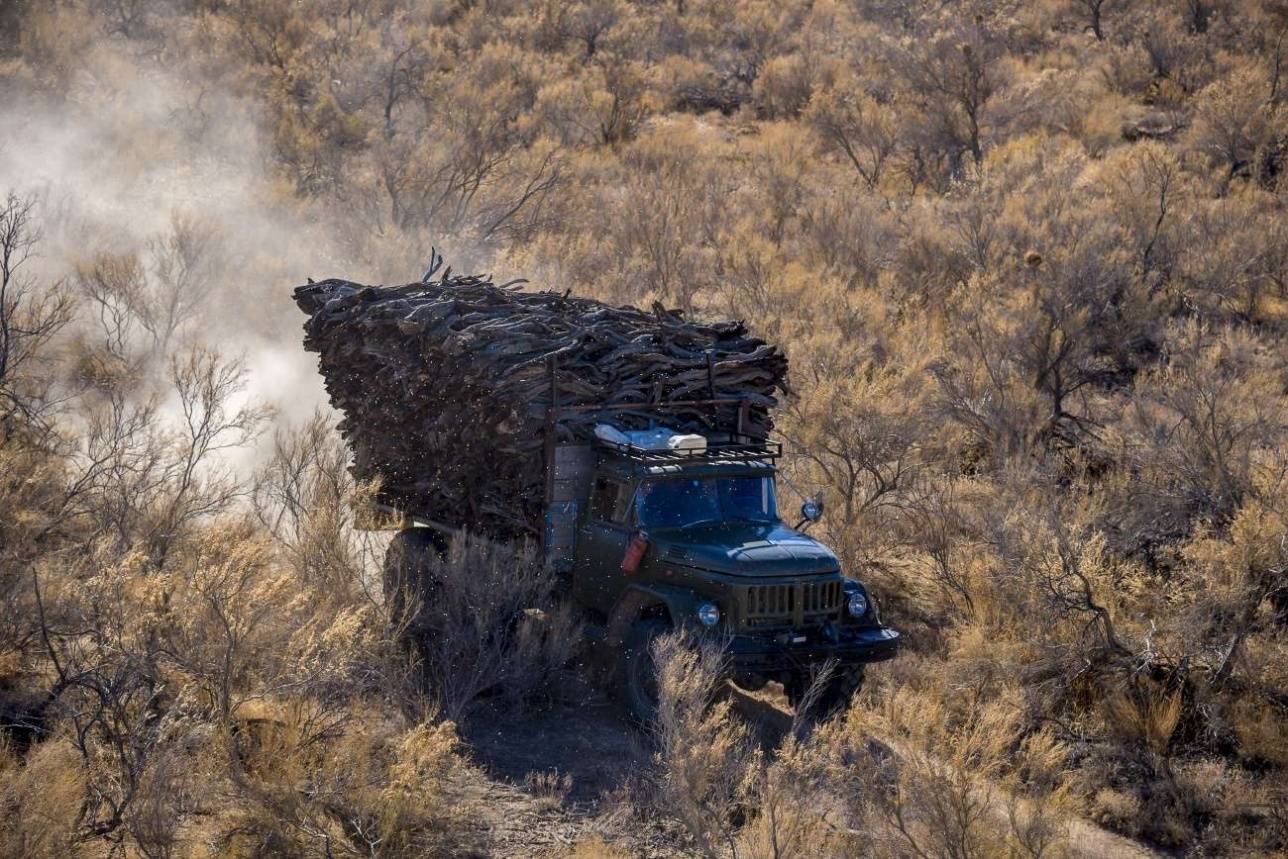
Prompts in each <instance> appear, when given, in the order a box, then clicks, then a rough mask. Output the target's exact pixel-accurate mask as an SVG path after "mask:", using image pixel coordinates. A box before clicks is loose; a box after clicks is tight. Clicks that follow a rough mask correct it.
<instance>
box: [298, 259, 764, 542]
mask: <svg viewBox="0 0 1288 859" xmlns="http://www.w3.org/2000/svg"><path fill="white" fill-rule="evenodd" d="M430 276H431V275H427V276H426V281H425V282H421V283H411V284H407V285H405V286H392V287H371V286H362V285H360V284H356V283H350V282H348V281H344V280H325V281H321V282H319V283H310V284H308V285H306V286H301V287H299V288H297V289H296V290H295V302H296V304H297V305H298V306H299V307H300V309H301V310H303V311H304V312H305V313H306V314H308V316H309V319H308V321H307V322H306V323H305V326H304V330H305V340H304V345H305V347H306V348H308V349H310V350H311V351H315V352H317V353H319V355H320V356H321V358H320V362H319V363H320V365H321V371H322V374H323V376H324V377H325V380H326V388H327V391H328V393H329V394H330V398H331V402H332V404H333V405H334V406H335V407H336V408H338V409H339V410H340V411H341V412H343V413H344V418H343V420H342V421H341V423H340V431H341V432H342V434H343V435H344V437H345V439H346V440H347V442H348V443H349V445H350V447H351V448H352V450H353V455H354V474H355V476H356V477H357V478H359V479H361V480H372V479H375V478H379V479H380V483H381V495H382V497H383V498H384V500H385V501H386V502H387V503H389V504H391V505H392V506H395V507H397V508H399V509H402V510H405V511H407V512H411V513H416V514H419V515H422V516H426V517H429V518H431V519H435V520H437V521H441V522H445V523H448V524H451V525H455V526H459V527H470V528H474V529H478V530H482V531H484V532H487V533H493V534H497V535H498V536H519V535H524V534H528V535H532V534H536V533H538V532H539V529H540V527H541V515H542V501H543V498H544V467H543V442H544V437H545V429H546V426H547V417H548V414H549V409H550V407H551V406H552V404H555V405H558V406H560V407H566V406H573V405H595V406H602V407H603V409H602V410H595V411H586V412H577V413H564V414H563V415H562V417H561V419H560V420H559V421H558V423H557V425H556V437H557V438H558V439H559V440H560V441H567V440H570V439H576V438H587V439H588V438H590V436H591V432H592V430H593V427H594V425H595V424H597V423H601V422H611V423H613V424H615V425H617V426H622V427H636V428H642V427H648V426H649V425H650V422H651V421H657V422H660V423H663V424H664V425H666V426H670V427H673V428H675V429H677V430H682V431H686V432H703V431H705V432H732V431H734V430H735V428H736V426H737V424H738V422H739V411H740V410H739V407H738V406H736V405H723V406H719V407H715V406H704V407H700V408H693V409H687V410H684V411H679V412H666V413H663V414H661V415H660V416H659V413H658V412H656V411H648V410H645V409H641V408H640V407H641V406H644V405H647V404H649V403H657V402H673V401H676V400H707V399H730V398H740V399H743V400H745V401H747V402H748V403H749V404H750V407H749V408H747V409H744V410H743V418H744V421H743V430H744V432H746V433H748V434H750V435H755V436H764V435H766V434H767V433H768V432H769V429H770V409H771V408H772V407H773V406H774V405H775V402H776V400H775V395H776V394H777V393H778V391H780V390H781V389H783V388H784V385H785V377H786V374H787V359H786V358H785V357H784V356H783V354H782V353H781V352H779V351H778V349H777V348H775V347H774V346H771V345H769V344H767V343H765V342H763V341H761V340H759V339H756V338H754V337H751V336H748V334H747V331H746V328H745V327H744V326H743V324H742V323H739V322H718V323H710V324H700V323H695V322H690V321H687V320H685V319H684V318H682V316H681V315H680V314H679V313H677V312H675V311H667V310H664V309H663V308H661V306H655V307H654V309H653V312H651V313H650V312H645V311H642V310H638V309H636V308H631V307H612V306H608V305H605V304H602V303H600V302H597V301H592V300H589V299H584V298H573V297H570V296H569V295H568V294H567V293H564V294H559V293H555V292H528V291H523V290H521V289H520V288H519V283H521V281H516V282H512V283H509V284H504V285H498V284H494V283H492V282H491V280H490V278H486V277H475V276H459V275H456V276H454V275H452V273H451V269H450V268H449V269H448V270H447V271H446V272H444V274H443V275H442V276H441V277H439V278H438V279H437V280H429V277H430Z"/></svg>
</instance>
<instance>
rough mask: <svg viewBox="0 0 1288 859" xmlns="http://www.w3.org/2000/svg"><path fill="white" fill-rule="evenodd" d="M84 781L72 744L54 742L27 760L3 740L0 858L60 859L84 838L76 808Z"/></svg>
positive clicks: (0, 754)
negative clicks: (78, 826) (79, 829)
mask: <svg viewBox="0 0 1288 859" xmlns="http://www.w3.org/2000/svg"><path fill="white" fill-rule="evenodd" d="M84 791H85V776H84V774H83V772H82V763H81V759H80V756H79V755H77V753H76V749H75V748H74V747H73V746H72V744H71V743H69V742H67V741H65V740H50V741H48V742H46V743H42V744H41V745H39V746H37V747H35V748H34V749H33V750H32V751H30V752H29V753H28V754H27V755H26V756H25V757H21V758H20V757H19V756H17V755H16V754H14V753H13V752H12V751H11V750H10V748H9V747H8V745H7V743H5V742H4V741H3V739H0V856H14V857H31V859H46V857H47V859H62V857H66V856H70V855H72V854H73V853H74V852H75V851H76V845H77V844H78V842H79V840H80V838H79V836H80V833H79V832H78V831H77V823H78V820H77V816H76V813H75V809H77V808H80V807H81V802H82V797H83V796H84Z"/></svg>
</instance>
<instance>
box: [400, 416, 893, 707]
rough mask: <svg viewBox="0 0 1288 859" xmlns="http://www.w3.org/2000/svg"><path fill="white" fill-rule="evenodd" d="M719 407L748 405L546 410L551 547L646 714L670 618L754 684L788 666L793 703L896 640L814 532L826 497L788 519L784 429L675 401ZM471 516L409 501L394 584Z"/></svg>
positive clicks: (840, 694) (544, 543) (887, 650)
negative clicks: (618, 415)
mask: <svg viewBox="0 0 1288 859" xmlns="http://www.w3.org/2000/svg"><path fill="white" fill-rule="evenodd" d="M551 402H552V403H558V402H559V398H558V397H557V396H555V397H552V398H551ZM721 406H735V407H737V408H738V414H740V415H743V414H746V413H747V411H748V404H747V403H746V402H738V401H735V400H730V399H720V398H713V399H709V400H685V401H670V402H659V403H653V404H647V405H635V406H633V408H632V414H633V415H634V416H636V417H638V415H639V413H640V411H641V409H647V410H651V411H653V412H655V413H656V415H657V421H656V423H655V425H654V426H653V427H652V428H650V429H648V430H634V431H632V430H624V429H621V428H620V427H618V426H616V425H614V423H613V417H614V415H613V410H612V409H611V408H605V407H601V406H595V405H579V406H571V407H569V406H557V405H556V406H552V407H551V408H550V409H549V410H548V414H547V417H546V424H545V438H544V444H543V446H542V454H541V455H542V459H543V467H544V474H545V497H544V504H543V509H544V522H545V528H544V533H543V535H542V537H541V541H540V542H541V551H542V553H543V554H544V557H545V560H546V561H547V562H548V563H549V564H550V565H551V566H552V567H553V569H554V570H555V571H556V572H557V573H558V574H559V575H560V576H561V578H562V580H563V582H564V583H565V584H566V592H567V594H568V595H569V597H570V599H571V600H572V601H573V602H574V603H575V605H576V606H577V607H578V608H579V609H580V610H581V611H582V613H583V614H584V617H585V619H586V629H587V630H588V634H589V636H590V637H591V638H592V639H593V640H594V645H595V646H596V647H598V648H601V653H604V654H605V655H606V656H607V657H608V659H607V660H606V661H607V662H608V663H609V665H610V666H611V670H612V674H613V678H614V679H613V688H614V690H615V693H616V697H617V698H618V700H619V701H620V703H621V704H622V705H623V707H624V708H625V710H626V711H627V712H628V713H629V715H630V716H631V717H633V718H634V719H636V720H638V721H639V722H642V723H647V722H649V721H650V720H651V719H652V718H653V715H654V713H655V710H656V707H657V694H658V693H657V683H656V671H655V665H654V663H653V648H652V643H653V641H654V640H655V639H657V638H658V637H659V636H662V635H665V634H667V633H669V632H672V631H676V630H685V631H688V632H689V633H691V634H693V635H695V636H700V637H711V638H716V639H718V640H719V641H720V643H721V644H722V645H723V646H724V648H725V650H726V653H727V661H726V664H727V666H728V671H729V675H730V676H729V679H731V680H732V681H733V682H734V683H735V684H736V685H738V686H740V687H742V688H744V689H747V690H750V691H755V690H757V689H760V688H761V687H763V686H764V685H765V684H766V683H768V682H770V681H777V682H779V683H781V684H782V686H783V689H784V691H785V693H786V695H787V698H788V700H789V702H790V703H791V704H792V705H793V706H799V705H800V704H801V702H802V700H803V698H804V696H805V695H806V693H807V691H808V690H809V689H810V687H811V684H812V683H813V682H814V679H815V678H816V677H818V676H820V673H821V679H820V680H819V681H818V682H819V684H820V685H819V689H818V692H817V693H816V694H817V697H815V698H814V699H813V702H814V707H815V708H816V712H818V713H823V714H826V713H831V712H833V711H835V710H836V709H838V708H840V707H843V706H844V705H845V704H846V703H847V702H848V701H849V699H850V696H851V695H852V694H853V693H854V692H855V691H856V690H857V689H858V688H859V687H860V685H861V684H862V682H863V676H864V669H865V666H867V665H868V664H870V663H874V662H880V661H883V660H887V659H890V658H892V657H893V656H895V654H896V653H897V651H898V648H899V644H900V636H899V633H898V632H897V631H896V630H894V629H893V628H891V627H889V626H887V625H885V624H884V623H883V622H882V620H881V616H880V612H879V609H878V607H877V602H876V600H875V599H874V597H873V595H872V594H871V593H870V592H869V590H868V588H867V587H866V585H865V584H864V583H863V582H862V581H861V579H860V578H859V577H858V575H856V572H857V571H855V570H852V569H851V570H845V569H842V565H841V563H840V561H839V560H838V558H837V556H836V554H835V553H834V552H833V551H831V550H830V549H829V548H828V547H827V546H825V545H824V544H823V543H822V542H820V541H819V540H817V539H815V538H813V537H811V536H810V535H809V534H808V533H807V530H808V528H809V526H810V525H812V524H813V523H814V522H816V521H818V519H819V518H820V517H821V516H822V513H823V504H822V498H821V497H816V498H811V499H806V500H805V501H804V502H803V503H802V505H801V509H800V516H799V520H798V521H797V522H796V523H795V524H788V522H786V521H784V519H783V518H782V516H783V514H782V511H781V510H780V509H779V506H778V479H779V472H778V463H779V460H780V459H781V457H782V453H783V450H782V444H781V442H778V441H774V440H771V439H769V438H764V437H759V436H755V435H751V434H747V433H745V432H744V431H743V426H742V422H741V420H740V421H739V425H738V426H737V427H735V428H734V430H733V431H732V432H710V433H706V434H695V433H692V432H676V431H672V430H670V429H668V428H667V426H666V416H667V413H675V412H678V411H687V412H689V413H692V412H693V411H694V410H701V409H714V408H718V407H721ZM588 413H593V414H594V417H595V419H596V420H599V421H600V423H599V424H598V425H597V427H596V432H595V434H594V437H593V438H590V439H586V438H579V439H577V440H575V441H572V442H569V441H560V439H561V438H564V439H566V438H567V437H568V435H569V434H568V433H561V432H559V429H560V427H561V423H562V422H563V421H564V420H566V419H567V418H569V417H570V416H573V415H576V416H577V417H579V418H581V419H584V418H585V417H586V416H587V414H588ZM460 531H461V529H460V528H458V527H454V526H452V525H449V524H445V523H443V522H437V521H433V520H430V519H427V518H425V517H424V516H420V515H417V514H414V513H413V514H406V515H405V516H404V518H403V528H402V530H400V531H399V532H398V533H397V535H396V536H395V537H394V539H393V540H392V542H391V544H390V547H389V551H388V555H387V557H386V569H385V583H386V588H387V589H388V590H390V591H395V590H397V589H398V588H400V587H404V586H407V585H408V583H411V584H413V585H415V584H416V580H417V578H418V577H422V576H424V575H426V570H428V569H430V568H431V567H432V564H430V563H428V561H427V559H428V558H430V557H431V556H432V555H434V554H435V553H441V552H443V551H444V550H445V547H446V545H447V541H448V540H449V539H450V538H451V537H452V535H454V534H457V533H459V532H460ZM389 596H390V598H394V596H395V595H394V594H393V593H390V594H389ZM825 666H827V670H826V671H824V667H825Z"/></svg>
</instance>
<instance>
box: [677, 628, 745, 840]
mask: <svg viewBox="0 0 1288 859" xmlns="http://www.w3.org/2000/svg"><path fill="white" fill-rule="evenodd" d="M653 658H654V661H655V663H656V665H657V683H658V698H659V700H658V710H657V719H656V723H655V725H654V730H655V732H656V737H657V744H658V752H657V757H658V764H659V772H658V776H657V801H658V803H659V804H660V806H661V807H662V809H663V811H664V812H665V813H667V814H668V815H670V816H672V817H674V818H675V819H677V820H679V821H680V823H681V824H683V826H684V828H685V829H686V830H687V831H688V833H689V835H690V836H691V837H692V838H693V840H694V842H695V843H696V845H697V847H698V849H699V850H701V851H702V852H703V853H704V854H705V855H707V856H718V855H721V853H722V851H723V850H724V849H725V848H726V847H727V846H729V845H730V844H731V843H732V842H733V839H734V836H735V833H736V831H737V828H738V821H737V815H738V813H739V808H740V806H741V804H742V801H743V799H744V792H745V787H746V785H745V779H746V776H747V774H748V768H749V765H750V764H751V763H752V761H753V759H754V758H755V756H756V755H757V752H756V751H755V750H754V748H753V745H752V739H751V735H750V732H749V730H748V728H747V726H746V725H745V724H744V723H743V722H742V721H741V720H739V719H738V718H737V717H735V716H734V714H733V713H732V712H731V706H732V705H731V703H730V701H729V700H728V699H723V700H715V696H716V691H717V687H718V685H719V684H720V683H722V682H723V681H722V680H721V673H722V670H723V668H724V661H725V657H724V653H723V651H722V649H721V648H720V646H719V645H718V644H717V643H715V642H711V641H701V642H698V641H694V640H692V639H691V638H689V637H687V636H684V635H681V634H672V635H666V636H662V637H661V638H658V639H657V640H656V641H654V643H653Z"/></svg>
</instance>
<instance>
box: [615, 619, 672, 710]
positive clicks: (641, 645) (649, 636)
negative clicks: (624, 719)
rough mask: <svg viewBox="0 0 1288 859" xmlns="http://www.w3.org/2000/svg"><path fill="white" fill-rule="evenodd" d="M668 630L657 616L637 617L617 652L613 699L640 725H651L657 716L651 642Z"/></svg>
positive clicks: (655, 673)
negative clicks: (615, 684) (642, 618)
mask: <svg viewBox="0 0 1288 859" xmlns="http://www.w3.org/2000/svg"><path fill="white" fill-rule="evenodd" d="M670 631H671V625H670V624H668V623H667V622H666V621H665V620H661V619H660V618H647V619H644V620H638V621H636V622H635V625H634V626H632V627H631V630H630V632H628V633H627V634H626V640H625V641H623V642H622V647H621V650H620V651H619V652H618V655H617V698H618V700H619V701H620V702H621V704H622V706H623V707H624V708H625V709H626V712H627V714H628V715H629V716H630V717H631V718H632V719H634V720H635V721H637V722H639V723H640V724H641V725H651V724H652V723H653V719H654V718H656V716H657V699H658V687H657V664H656V663H655V662H654V660H653V642H654V641H655V640H656V639H657V638H658V637H659V636H663V635H666V634H667V633H668V632H670Z"/></svg>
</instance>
